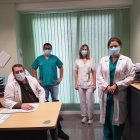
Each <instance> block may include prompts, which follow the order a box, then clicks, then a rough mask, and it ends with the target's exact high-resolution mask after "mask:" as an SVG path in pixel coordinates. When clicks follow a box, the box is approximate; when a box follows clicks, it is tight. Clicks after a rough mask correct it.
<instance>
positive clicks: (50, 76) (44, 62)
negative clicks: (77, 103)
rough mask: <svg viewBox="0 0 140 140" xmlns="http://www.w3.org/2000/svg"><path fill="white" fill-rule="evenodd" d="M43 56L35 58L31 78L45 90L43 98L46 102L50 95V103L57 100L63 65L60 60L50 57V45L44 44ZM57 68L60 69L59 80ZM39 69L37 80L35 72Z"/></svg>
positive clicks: (53, 56)
mask: <svg viewBox="0 0 140 140" xmlns="http://www.w3.org/2000/svg"><path fill="white" fill-rule="evenodd" d="M43 51H44V54H43V55H41V56H39V57H37V58H36V60H35V61H34V62H33V64H32V71H33V76H34V77H35V78H36V79H37V81H38V82H39V83H40V85H41V86H42V87H43V88H44V90H45V94H46V95H45V98H46V100H47V101H48V98H49V92H50V93H51V97H52V101H57V100H58V84H60V82H61V81H62V76H63V63H62V62H61V61H60V59H59V58H58V57H57V56H55V55H52V54H51V52H52V45H51V44H50V43H45V44H44V47H43ZM57 67H58V68H59V69H60V78H58V76H57ZM38 68H39V79H38V78H37V74H36V70H37V69H38Z"/></svg>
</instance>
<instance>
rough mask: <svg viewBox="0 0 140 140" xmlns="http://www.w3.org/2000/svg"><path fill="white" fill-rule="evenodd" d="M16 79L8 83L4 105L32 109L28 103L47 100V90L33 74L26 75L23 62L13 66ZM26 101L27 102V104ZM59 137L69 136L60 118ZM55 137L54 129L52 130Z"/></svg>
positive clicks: (65, 138) (67, 137) (66, 138)
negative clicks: (63, 129)
mask: <svg viewBox="0 0 140 140" xmlns="http://www.w3.org/2000/svg"><path fill="white" fill-rule="evenodd" d="M12 71H13V75H14V80H13V81H11V82H10V83H8V84H7V85H6V88H5V93H4V98H3V103H2V105H3V106H4V107H6V108H10V109H24V110H32V109H33V106H31V105H29V104H27V103H35V102H45V91H44V89H43V88H42V87H41V86H40V84H39V83H38V81H37V80H36V79H35V78H34V77H32V76H25V70H24V68H23V66H22V65H21V64H16V65H14V66H13V67H12ZM25 103H26V104H25ZM57 128H58V137H60V138H61V139H64V140H68V139H69V136H68V135H67V134H65V133H64V132H63V131H62V127H61V125H60V122H59V120H58V121H57ZM50 132H51V134H52V135H51V136H52V139H53V136H54V135H53V133H54V131H53V130H50Z"/></svg>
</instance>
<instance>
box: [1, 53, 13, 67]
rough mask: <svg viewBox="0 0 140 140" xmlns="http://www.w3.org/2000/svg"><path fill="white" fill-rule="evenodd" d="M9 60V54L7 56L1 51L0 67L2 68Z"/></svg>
mask: <svg viewBox="0 0 140 140" xmlns="http://www.w3.org/2000/svg"><path fill="white" fill-rule="evenodd" d="M10 58H11V56H10V55H9V54H7V53H6V52H5V51H2V52H1V53H0V66H1V67H4V66H5V64H6V63H7V62H8V60H9V59H10Z"/></svg>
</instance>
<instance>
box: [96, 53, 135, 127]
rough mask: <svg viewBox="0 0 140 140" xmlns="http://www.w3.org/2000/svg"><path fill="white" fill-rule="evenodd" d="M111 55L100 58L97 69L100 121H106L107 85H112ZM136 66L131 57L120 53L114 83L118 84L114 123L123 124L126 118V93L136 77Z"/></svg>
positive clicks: (114, 96)
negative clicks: (134, 66)
mask: <svg viewBox="0 0 140 140" xmlns="http://www.w3.org/2000/svg"><path fill="white" fill-rule="evenodd" d="M109 63H110V56H106V57H103V58H102V59H101V60H100V63H99V66H98V69H97V83H98V96H99V103H100V122H101V123H102V124H104V123H105V116H106V104H107V90H106V88H107V86H108V85H110V70H109ZM134 75H135V72H134V68H133V64H132V61H131V59H130V58H128V57H126V56H123V55H121V54H120V56H119V59H118V63H117V66H116V71H115V75H114V83H116V84H117V86H118V94H117V95H113V99H114V114H113V121H112V124H113V125H119V124H123V123H124V122H125V118H126V111H127V110H126V105H127V102H126V94H127V87H128V86H129V85H130V84H131V83H132V81H133V79H134Z"/></svg>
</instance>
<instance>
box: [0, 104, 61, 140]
mask: <svg viewBox="0 0 140 140" xmlns="http://www.w3.org/2000/svg"><path fill="white" fill-rule="evenodd" d="M61 105H62V102H45V103H39V106H38V109H37V110H36V111H35V112H31V113H15V114H12V116H11V117H10V118H8V119H7V120H6V121H5V122H4V123H3V124H2V125H0V131H8V132H9V131H15V130H16V131H17V130H18V131H21V130H22V131H24V130H26V131H27V130H47V129H54V128H55V127H56V124H57V119H58V115H59V112H60V109H61ZM1 110H2V108H1V109H0V111H1ZM47 120H50V121H51V122H50V124H43V122H44V121H47ZM34 132H35V131H34ZM36 132H37V131H36ZM0 136H1V134H0ZM26 137H27V136H26ZM26 140H27V138H26Z"/></svg>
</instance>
